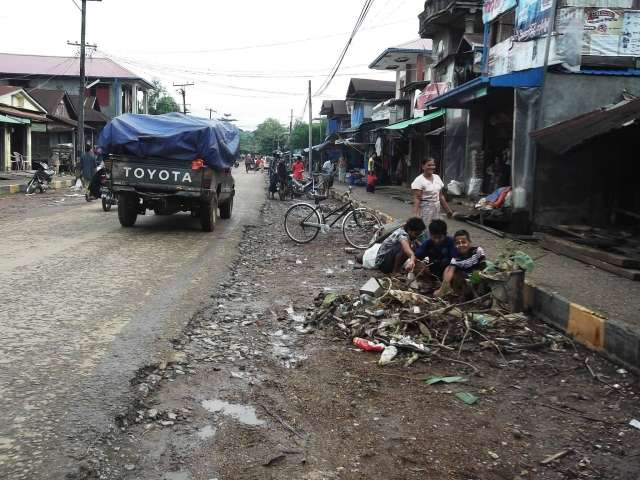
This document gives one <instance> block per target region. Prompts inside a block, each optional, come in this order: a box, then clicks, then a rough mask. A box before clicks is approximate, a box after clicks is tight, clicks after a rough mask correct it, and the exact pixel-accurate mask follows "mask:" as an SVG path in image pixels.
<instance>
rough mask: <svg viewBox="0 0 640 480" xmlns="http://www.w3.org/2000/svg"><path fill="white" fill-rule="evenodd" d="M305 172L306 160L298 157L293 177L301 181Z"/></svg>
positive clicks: (294, 163) (294, 165) (294, 164)
mask: <svg viewBox="0 0 640 480" xmlns="http://www.w3.org/2000/svg"><path fill="white" fill-rule="evenodd" d="M303 173H304V162H303V161H302V158H300V157H297V158H296V161H295V162H293V178H295V179H296V180H298V181H299V182H301V181H302V178H303V177H302V174H303Z"/></svg>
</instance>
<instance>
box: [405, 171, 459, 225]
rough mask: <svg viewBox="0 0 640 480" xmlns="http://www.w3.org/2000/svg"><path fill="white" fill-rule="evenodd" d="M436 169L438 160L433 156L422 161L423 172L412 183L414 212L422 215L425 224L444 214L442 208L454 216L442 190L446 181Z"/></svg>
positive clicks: (419, 215)
mask: <svg viewBox="0 0 640 480" xmlns="http://www.w3.org/2000/svg"><path fill="white" fill-rule="evenodd" d="M435 171H436V161H435V160H434V159H433V158H427V159H426V160H424V161H423V162H422V174H420V175H418V176H417V177H416V178H415V180H414V181H413V183H411V190H412V191H413V214H414V215H415V216H417V217H421V218H422V219H423V220H424V223H425V225H429V224H431V222H432V221H433V220H437V219H439V218H440V217H441V216H442V214H441V208H443V209H444V210H445V212H447V216H448V217H449V218H451V217H452V216H453V210H451V207H449V204H448V203H447V199H446V198H445V197H444V193H443V192H442V187H444V182H443V181H442V179H441V178H440V176H439V175H436V173H435Z"/></svg>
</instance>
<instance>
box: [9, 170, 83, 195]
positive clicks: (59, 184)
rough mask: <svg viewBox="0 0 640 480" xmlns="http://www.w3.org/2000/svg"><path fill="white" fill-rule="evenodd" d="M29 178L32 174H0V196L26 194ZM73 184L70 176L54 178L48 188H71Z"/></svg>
mask: <svg viewBox="0 0 640 480" xmlns="http://www.w3.org/2000/svg"><path fill="white" fill-rule="evenodd" d="M31 177H33V172H0V195H8V194H11V193H24V192H26V190H27V183H29V180H31ZM74 183H75V177H72V176H71V175H64V176H55V177H53V181H52V182H51V184H50V188H53V189H58V188H66V187H71V186H73V184H74Z"/></svg>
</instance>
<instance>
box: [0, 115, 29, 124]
mask: <svg viewBox="0 0 640 480" xmlns="http://www.w3.org/2000/svg"><path fill="white" fill-rule="evenodd" d="M0 123H14V124H18V125H22V124H23V123H30V122H29V120H25V119H22V118H16V117H10V116H9V115H2V114H0Z"/></svg>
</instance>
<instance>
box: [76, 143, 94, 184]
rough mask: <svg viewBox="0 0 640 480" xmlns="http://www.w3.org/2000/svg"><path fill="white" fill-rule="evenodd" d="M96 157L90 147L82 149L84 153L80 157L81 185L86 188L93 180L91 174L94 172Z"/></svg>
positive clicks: (86, 146)
mask: <svg viewBox="0 0 640 480" xmlns="http://www.w3.org/2000/svg"><path fill="white" fill-rule="evenodd" d="M96 161H97V157H96V156H95V154H94V153H93V148H92V147H91V145H89V144H87V145H85V147H84V153H83V154H82V155H80V164H81V166H82V183H83V184H84V185H85V186H88V185H89V183H90V182H91V179H92V178H93V174H94V173H95V171H96V166H97V165H96Z"/></svg>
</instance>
